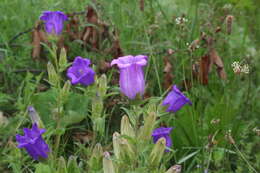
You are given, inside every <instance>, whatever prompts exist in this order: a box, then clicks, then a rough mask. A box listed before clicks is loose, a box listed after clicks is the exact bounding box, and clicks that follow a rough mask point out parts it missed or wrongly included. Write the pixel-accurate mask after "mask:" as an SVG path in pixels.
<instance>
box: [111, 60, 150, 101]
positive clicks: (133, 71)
mask: <svg viewBox="0 0 260 173" xmlns="http://www.w3.org/2000/svg"><path fill="white" fill-rule="evenodd" d="M147 58H148V57H147V56H145V55H137V56H132V55H127V56H123V57H119V58H117V59H114V60H113V61H112V62H111V65H115V64H116V65H117V66H118V67H119V69H120V81H119V85H120V89H121V92H122V93H123V94H124V95H126V96H127V97H128V98H129V99H134V98H135V97H136V95H137V94H139V95H140V96H142V95H143V94H144V89H145V80H144V72H143V66H146V64H147Z"/></svg>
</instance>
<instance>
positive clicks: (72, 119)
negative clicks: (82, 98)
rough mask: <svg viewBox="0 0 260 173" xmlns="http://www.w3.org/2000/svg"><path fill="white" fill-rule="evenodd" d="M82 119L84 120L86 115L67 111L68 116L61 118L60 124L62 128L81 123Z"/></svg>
mask: <svg viewBox="0 0 260 173" xmlns="http://www.w3.org/2000/svg"><path fill="white" fill-rule="evenodd" d="M84 118H86V115H84V114H80V113H77V112H75V111H68V114H67V115H65V116H64V117H62V119H61V124H62V126H63V127H67V126H69V125H71V124H76V123H79V122H81V121H82V120H83V119H84Z"/></svg>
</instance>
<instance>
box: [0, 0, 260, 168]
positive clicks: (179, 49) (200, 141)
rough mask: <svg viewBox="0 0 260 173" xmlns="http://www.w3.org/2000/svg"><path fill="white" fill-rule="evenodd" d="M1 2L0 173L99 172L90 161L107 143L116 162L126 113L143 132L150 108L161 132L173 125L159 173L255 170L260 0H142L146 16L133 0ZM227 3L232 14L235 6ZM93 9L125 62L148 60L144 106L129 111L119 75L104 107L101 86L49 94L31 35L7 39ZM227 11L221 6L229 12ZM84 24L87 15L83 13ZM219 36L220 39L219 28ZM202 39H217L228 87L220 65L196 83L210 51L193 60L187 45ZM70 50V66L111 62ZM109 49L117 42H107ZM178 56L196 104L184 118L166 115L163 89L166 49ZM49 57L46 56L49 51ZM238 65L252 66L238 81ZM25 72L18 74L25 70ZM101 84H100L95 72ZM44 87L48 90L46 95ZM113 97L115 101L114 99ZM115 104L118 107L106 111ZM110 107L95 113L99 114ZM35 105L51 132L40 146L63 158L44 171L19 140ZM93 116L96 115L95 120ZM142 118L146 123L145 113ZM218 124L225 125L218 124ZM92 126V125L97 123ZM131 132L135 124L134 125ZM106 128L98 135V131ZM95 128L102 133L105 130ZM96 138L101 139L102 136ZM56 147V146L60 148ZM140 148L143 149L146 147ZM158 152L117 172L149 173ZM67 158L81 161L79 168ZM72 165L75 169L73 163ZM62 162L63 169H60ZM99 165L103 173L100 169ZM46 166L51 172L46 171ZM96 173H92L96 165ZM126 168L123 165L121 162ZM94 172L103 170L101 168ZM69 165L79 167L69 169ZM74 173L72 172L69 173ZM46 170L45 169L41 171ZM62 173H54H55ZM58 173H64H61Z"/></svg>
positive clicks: (178, 79) (179, 75) (173, 59)
mask: <svg viewBox="0 0 260 173" xmlns="http://www.w3.org/2000/svg"><path fill="white" fill-rule="evenodd" d="M97 2H98V3H97V4H95V3H92V2H90V0H87V1H82V0H63V1H56V0H42V1H36V0H12V1H10V0H9V1H8V0H1V1H0V13H1V16H0V31H1V33H0V62H1V63H0V112H3V115H4V116H5V117H6V118H7V120H8V123H7V124H3V123H2V120H1V119H0V153H1V154H0V172H15V173H19V172H34V171H35V170H37V171H39V170H45V171H47V169H52V172H55V171H57V170H58V169H59V166H60V165H62V164H61V162H62V161H61V160H58V158H59V157H61V156H62V157H64V160H65V161H64V162H66V163H67V162H69V163H68V164H67V172H77V170H79V172H84V171H85V172H103V171H102V160H101V161H100V163H96V162H94V161H93V160H91V159H90V158H91V156H92V154H93V147H94V145H95V144H96V143H101V145H102V147H103V150H104V151H109V152H110V153H111V155H112V158H113V161H114V162H115V163H118V164H119V162H117V160H116V159H115V158H114V155H113V147H112V145H111V144H112V135H113V133H114V132H115V131H118V132H119V131H120V120H121V117H122V116H123V115H125V114H127V115H128V116H129V117H130V119H131V117H139V118H140V117H141V118H140V119H139V120H140V122H139V124H137V125H136V127H135V128H136V129H135V130H137V127H139V126H140V125H142V123H143V121H142V120H143V119H142V117H146V115H149V113H150V112H149V111H150V110H152V112H153V111H155V112H156V113H157V116H158V117H160V118H158V119H157V120H156V127H159V126H160V125H167V126H173V127H175V129H174V130H173V131H172V133H171V138H172V140H173V147H172V152H170V153H167V154H165V155H164V157H163V159H162V162H161V164H160V165H157V168H158V172H166V171H165V170H167V169H168V168H169V167H171V166H172V165H174V164H181V165H182V169H183V172H187V173H199V172H203V171H205V170H207V169H208V170H209V172H216V173H222V172H238V173H240V172H241V173H243V172H254V171H253V170H255V172H257V171H258V172H259V171H260V167H259V165H260V164H259V163H260V153H259V149H258V148H259V136H257V134H256V133H255V132H254V131H253V129H254V128H258V129H259V128H260V127H259V113H260V111H259V107H260V102H259V99H260V95H259V91H260V87H259V79H260V78H259V76H260V72H259V65H260V59H259V58H260V57H259V50H258V48H259V46H260V44H259V43H260V42H259V41H260V37H259V36H260V30H259V28H260V27H259V26H260V22H259V20H258V19H259V13H257V9H259V8H260V4H259V2H258V1H257V0H240V1H238V0H219V1H214V0H209V1H208V0H196V1H195V0H175V1H173V0H161V1H159V0H154V1H148V0H146V1H145V8H144V9H145V10H144V11H143V12H142V11H140V9H139V2H138V1H137V0H135V1H134V0H110V1H107V0H99V1H97ZM227 4H230V5H231V7H230V8H229V5H227ZM87 5H92V6H94V8H95V9H97V12H98V15H99V18H100V20H102V21H105V22H106V23H107V24H108V25H109V32H110V33H112V32H113V31H114V30H116V31H117V32H118V33H119V40H120V46H121V48H122V50H123V52H124V54H125V55H128V54H132V55H137V54H147V55H149V61H148V65H147V66H146V68H145V76H146V85H147V87H146V93H147V94H148V95H149V96H150V97H149V98H147V99H146V100H145V101H144V102H142V104H141V105H142V106H140V104H139V103H134V104H135V105H131V104H129V101H128V100H127V99H126V98H125V97H124V96H122V95H120V93H119V88H118V84H114V83H113V80H114V78H115V77H114V76H116V75H117V70H116V69H112V70H109V71H108V72H106V76H107V79H108V87H107V93H106V94H105V96H104V97H102V100H101V103H100V102H99V101H97V100H95V99H94V100H93V98H95V93H96V91H97V90H98V91H100V90H102V87H100V86H99V85H98V84H95V85H93V86H90V87H87V88H84V87H79V86H72V87H71V90H70V92H69V94H68V96H67V99H66V101H65V98H61V99H60V100H59V94H60V90H59V89H58V88H57V87H51V86H50V85H49V84H48V82H47V81H49V80H50V79H49V78H48V73H47V66H46V64H47V60H43V61H34V60H32V58H31V49H32V45H31V33H26V34H23V35H21V36H20V37H18V38H17V39H16V40H14V41H13V42H12V43H11V44H8V42H9V41H10V39H11V38H13V37H14V36H15V35H16V34H17V33H20V32H23V31H25V30H27V29H30V28H32V27H33V26H34V24H35V22H36V21H37V20H38V19H39V16H40V15H41V13H42V11H45V10H49V11H55V10H59V11H63V12H66V13H71V12H81V11H84V10H85V9H86V6H87ZM224 7H225V8H224ZM228 14H230V15H233V16H234V22H233V25H232V34H231V35H228V34H226V33H225V30H226V24H225V23H223V21H224V18H225V16H226V15H228ZM182 15H185V18H187V19H188V22H187V23H185V24H184V25H183V26H180V25H177V24H176V22H175V18H177V17H180V16H182ZM79 18H80V20H81V22H82V26H81V28H83V27H84V25H85V24H86V23H83V21H84V16H83V15H79ZM218 26H219V27H221V29H222V31H221V32H219V33H214V31H215V29H216V28H217V27H218ZM202 32H204V33H206V34H207V35H210V36H212V37H214V38H215V39H216V44H215V48H216V50H217V52H218V54H219V56H220V57H221V58H222V60H223V62H224V68H225V71H226V73H227V80H221V79H219V77H218V75H217V73H216V69H215V67H213V68H212V71H211V73H210V76H209V82H208V85H202V84H200V83H199V82H198V81H196V80H195V79H194V78H193V77H192V67H191V66H192V64H194V63H195V62H196V61H197V60H199V59H200V57H201V56H203V55H204V54H205V53H206V52H207V49H206V48H205V44H201V45H200V48H199V49H197V50H195V51H193V52H189V51H187V50H188V46H187V43H189V44H191V43H192V41H193V40H196V39H198V38H199V37H200V35H201V33H202ZM67 44H68V45H70V46H71V49H70V51H69V53H68V55H67V56H68V57H67V58H68V60H70V61H72V60H73V58H74V57H76V56H82V57H88V58H90V59H91V61H92V62H93V64H94V65H95V69H98V68H99V64H100V62H101V60H106V61H108V62H110V61H111V60H112V59H113V57H112V55H111V54H107V53H104V52H103V51H98V52H94V51H89V50H86V49H84V48H83V47H82V46H81V45H79V44H78V43H77V42H75V41H74V42H72V43H71V42H68V43H67ZM102 45H104V46H103V49H106V48H109V47H110V46H111V44H110V43H109V41H107V40H105V41H104V42H102ZM168 49H173V50H175V51H176V53H174V54H173V55H171V56H169V60H170V63H171V64H172V71H171V72H170V73H171V74H172V75H173V81H172V83H173V84H177V85H178V86H179V87H180V88H182V89H184V88H185V87H184V86H183V84H182V83H183V80H186V79H188V80H190V81H191V83H192V87H191V89H189V90H187V91H185V92H184V93H185V95H187V96H188V97H189V98H190V99H191V100H192V102H193V105H192V106H185V107H183V108H182V109H181V110H180V111H178V112H177V113H176V115H173V114H167V113H165V111H164V110H163V109H162V107H161V106H160V103H161V100H162V99H163V97H162V96H164V95H165V94H166V92H167V88H165V87H164V85H163V83H164V80H165V79H164V77H163V76H164V66H165V65H164V61H163V59H164V57H165V56H167V53H166V52H167V50H168ZM46 54H47V55H48V56H49V57H50V55H49V54H48V53H46ZM234 61H241V62H245V63H247V64H249V68H250V73H249V74H240V75H238V74H235V73H234V72H233V68H232V66H231V64H232V63H233V62H234ZM32 69H33V70H35V69H36V70H42V71H43V72H42V73H34V72H33V73H29V72H26V70H32ZM21 70H22V71H21ZM60 75H61V76H62V80H61V81H59V82H60V83H61V85H63V84H64V82H65V81H66V80H67V79H66V76H65V75H64V73H61V74H60ZM97 76H98V78H99V77H100V76H101V74H100V73H97ZM39 86H44V87H46V90H45V91H40V90H39ZM103 89H104V88H103ZM109 94H111V95H109ZM57 100H59V101H62V102H63V101H64V104H62V107H63V109H64V110H62V112H61V114H62V116H64V117H66V118H64V119H62V123H64V124H62V125H61V127H60V128H58V129H56V127H57V124H56V121H53V116H54V115H55V111H56V109H57V107H58V105H59V103H58V101H57ZM115 100H119V102H117V104H109V103H110V102H113V101H115ZM99 104H102V105H103V106H104V108H103V109H101V112H98V111H99V109H92V107H93V106H100V105H99ZM28 105H33V106H34V107H35V108H36V110H37V111H38V113H39V115H40V116H41V119H42V121H43V123H44V125H45V127H46V128H47V133H46V134H45V135H44V138H45V139H46V140H47V143H48V144H49V145H50V147H51V148H52V149H53V152H58V154H57V155H55V154H53V155H51V156H50V158H49V161H48V162H47V163H48V164H39V163H38V162H37V161H33V160H32V159H31V158H30V157H29V156H28V154H27V153H26V152H25V151H24V150H20V149H17V148H16V146H15V145H16V142H15V134H17V133H19V134H21V133H22V128H24V127H30V126H31V122H30V118H29V117H28V115H27V111H26V108H27V106H28ZM95 111H97V112H95ZM94 113H97V114H98V115H102V118H103V120H104V121H105V122H104V123H103V124H102V123H101V124H102V125H101V126H102V127H103V128H104V129H103V130H104V132H103V133H99V134H98V135H97V136H95V138H90V141H89V142H86V143H83V144H82V143H80V142H78V141H77V140H75V136H76V134H77V133H78V132H90V133H92V132H93V133H96V132H97V131H96V130H95V129H94V126H95V125H93V123H94V122H93V121H92V118H93V115H94ZM139 114H140V115H139ZM217 119H219V120H220V122H219V123H215V124H214V123H212V120H217ZM94 124H95V123H94ZM133 125H134V124H133ZM101 129H102V128H101ZM101 129H98V130H101ZM229 131H231V135H232V137H233V139H234V141H235V144H230V142H229V140H227V134H228V132H229ZM98 132H100V131H98ZM57 136H61V138H60V139H61V141H60V143H59V147H58V151H57V150H56V149H55V147H54V143H55V142H54V141H55V138H56V137H57ZM209 136H214V143H215V144H214V145H212V147H208V146H209V143H210V141H209ZM130 141H131V144H132V143H133V145H134V144H135V145H136V146H138V145H139V142H140V141H138V140H136V139H132V140H130ZM56 143H57V142H56ZM141 146H142V145H141ZM152 148H153V144H152V142H151V141H150V142H148V143H147V146H142V147H140V148H138V151H139V150H140V152H139V153H138V154H139V155H138V159H137V161H136V160H135V161H133V160H131V159H130V161H129V164H127V163H126V164H125V163H124V162H122V165H123V166H122V165H121V166H122V167H121V169H122V170H120V171H122V172H123V171H125V172H147V171H151V170H152V169H151V168H150V167H149V166H147V162H148V161H147V160H148V157H149V154H147V153H149V152H150V151H151V149H152ZM71 156H75V157H77V159H76V160H73V158H72V157H71ZM68 160H70V161H68ZM64 164H65V163H64ZM100 164H101V167H100ZM46 165H49V167H48V166H47V168H46ZM93 165H94V166H93ZM119 165H120V164H119ZM95 166H97V168H96V169H95ZM73 167H77V169H76V168H73ZM54 170H55V171H54ZM71 170H73V171H71ZM39 172H40V171H39ZM57 172H58V171H57ZM60 172H63V171H61V170H60Z"/></svg>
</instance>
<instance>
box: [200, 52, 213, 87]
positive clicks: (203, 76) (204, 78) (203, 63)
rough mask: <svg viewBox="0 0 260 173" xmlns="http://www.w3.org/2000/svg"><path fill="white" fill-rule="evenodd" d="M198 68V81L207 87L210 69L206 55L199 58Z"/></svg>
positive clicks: (208, 57) (209, 62)
mask: <svg viewBox="0 0 260 173" xmlns="http://www.w3.org/2000/svg"><path fill="white" fill-rule="evenodd" d="M199 66H200V69H199V80H200V82H201V83H202V84H203V85H207V84H208V81H209V72H210V69H211V59H210V56H209V55H208V54H207V55H205V56H203V57H201V60H200V65H199Z"/></svg>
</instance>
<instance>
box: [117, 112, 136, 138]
mask: <svg viewBox="0 0 260 173" xmlns="http://www.w3.org/2000/svg"><path fill="white" fill-rule="evenodd" d="M120 132H121V134H122V135H127V136H130V137H132V138H134V137H135V132H134V129H133V127H132V126H131V124H130V121H129V119H128V116H126V115H124V116H123V117H122V119H121V128H120Z"/></svg>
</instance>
